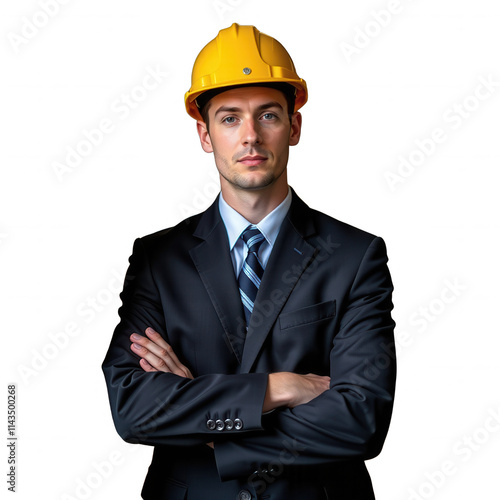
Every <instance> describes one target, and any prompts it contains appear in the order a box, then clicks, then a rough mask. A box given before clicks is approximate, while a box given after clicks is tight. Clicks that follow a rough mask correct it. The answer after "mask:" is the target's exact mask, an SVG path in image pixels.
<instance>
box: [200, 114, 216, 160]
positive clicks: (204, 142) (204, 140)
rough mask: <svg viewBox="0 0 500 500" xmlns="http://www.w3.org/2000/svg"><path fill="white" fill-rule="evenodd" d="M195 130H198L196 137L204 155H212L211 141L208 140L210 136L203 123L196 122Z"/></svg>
mask: <svg viewBox="0 0 500 500" xmlns="http://www.w3.org/2000/svg"><path fill="white" fill-rule="evenodd" d="M196 129H197V130H198V135H199V136H200V143H201V147H202V148H203V151H205V153H213V152H214V150H213V148H212V141H211V140H210V134H209V133H208V128H207V125H206V123H205V122H203V121H201V120H198V121H197V122H196Z"/></svg>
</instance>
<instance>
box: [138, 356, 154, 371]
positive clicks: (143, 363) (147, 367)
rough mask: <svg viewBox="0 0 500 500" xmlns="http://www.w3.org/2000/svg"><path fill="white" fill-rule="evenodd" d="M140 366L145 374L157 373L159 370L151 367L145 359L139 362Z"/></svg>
mask: <svg viewBox="0 0 500 500" xmlns="http://www.w3.org/2000/svg"><path fill="white" fill-rule="evenodd" d="M139 364H140V365H141V368H142V369H143V370H144V371H145V372H157V371H158V370H157V369H156V368H154V367H153V366H151V365H150V364H149V363H148V362H147V361H146V360H145V359H144V358H141V359H140V361H139Z"/></svg>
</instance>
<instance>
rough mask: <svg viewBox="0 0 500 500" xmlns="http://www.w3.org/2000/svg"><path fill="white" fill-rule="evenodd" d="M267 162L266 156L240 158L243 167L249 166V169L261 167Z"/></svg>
mask: <svg viewBox="0 0 500 500" xmlns="http://www.w3.org/2000/svg"><path fill="white" fill-rule="evenodd" d="M266 160H267V158H266V157H265V156H260V155H256V156H244V157H243V158H240V159H239V160H238V162H239V163H243V165H247V166H249V167H254V166H256V165H260V164H261V163H263V162H265V161H266Z"/></svg>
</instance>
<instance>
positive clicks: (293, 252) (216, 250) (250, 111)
mask: <svg viewBox="0 0 500 500" xmlns="http://www.w3.org/2000/svg"><path fill="white" fill-rule="evenodd" d="M185 100H186V108H187V111H188V113H189V114H190V115H191V116H192V117H194V118H196V119H197V129H198V134H199V137H200V141H201V146H202V148H203V149H204V151H206V152H208V153H213V154H214V159H215V163H216V166H217V169H218V171H219V174H220V182H221V194H220V195H219V197H218V198H217V200H216V201H215V202H214V204H213V205H212V206H211V207H210V208H208V209H207V210H206V211H205V212H203V213H202V214H199V215H197V216H194V217H191V218H188V219H186V220H185V221H183V222H181V223H180V224H178V225H177V226H175V227H173V228H170V229H166V230H163V231H160V232H158V233H155V234H152V235H149V236H146V237H143V238H139V239H138V240H136V242H135V245H134V250H133V254H132V256H131V258H130V267H129V270H128V272H127V275H126V279H125V286H124V290H123V293H122V294H121V298H122V300H123V305H122V307H121V308H120V311H119V312H120V317H121V321H120V323H119V325H118V326H117V328H116V330H115V333H114V335H113V339H112V341H111V346H110V348H109V351H108V354H107V356H106V359H105V361H104V363H103V370H104V373H105V377H106V381H107V384H108V391H109V397H110V403H111V410H112V414H113V418H114V422H115V425H116V428H117V430H118V432H119V434H120V435H121V436H122V438H123V439H125V440H126V441H128V442H131V443H141V444H148V445H154V446H155V450H154V455H153V460H152V463H151V466H150V468H149V472H148V475H147V477H146V481H145V484H144V488H143V491H142V497H143V498H144V499H146V500H152V499H154V500H163V499H169V500H172V499H173V500H175V499H188V500H199V499H209V500H225V499H236V498H239V499H241V500H250V499H257V498H259V499H264V498H265V499H279V500H282V499H283V500H284V499H301V500H304V499H306V500H316V499H318V500H319V499H333V498H335V499H337V500H338V499H342V500H347V499H349V500H353V499H354V500H356V499H360V500H368V499H373V498H374V495H373V489H372V486H371V481H370V478H369V475H368V472H367V470H366V467H365V464H364V460H366V459H369V458H372V457H374V456H376V455H377V454H378V453H379V452H380V450H381V448H382V444H383V442H384V439H385V436H386V433H387V429H388V426H389V421H390V417H391V411H392V405H393V396H394V386H395V356H394V339H393V328H394V322H393V321H392V319H391V315H390V312H391V310H392V302H391V293H392V283H391V279H390V275H389V271H388V269H387V257H386V251H385V245H384V243H383V241H382V240H381V239H380V238H378V237H376V236H373V235H371V234H368V233H366V232H364V231H361V230H359V229H356V228H354V227H352V226H349V225H347V224H344V223H341V222H339V221H337V220H335V219H332V218H330V217H328V216H326V215H324V214H321V213H319V212H316V211H314V210H312V209H310V208H309V207H308V206H307V205H306V204H305V203H304V202H302V201H301V200H300V199H299V198H298V196H297V195H296V194H295V192H294V191H292V190H291V188H289V186H288V183H287V170H286V167H287V161H288V150H289V146H294V145H296V144H297V143H298V142H299V139H300V131H301V126H302V119H301V115H300V113H299V112H298V109H299V108H300V107H301V106H302V105H303V104H305V102H306V101H307V88H306V84H305V82H304V80H302V79H300V78H299V77H298V75H297V74H296V71H295V67H294V65H293V62H292V60H291V59H290V57H289V55H288V53H287V52H286V50H285V49H284V48H283V47H282V46H281V44H280V43H279V42H277V41H276V40H274V39H273V38H271V37H268V36H266V35H264V34H262V33H260V32H259V31H258V30H256V29H255V28H254V27H252V26H238V25H237V24H233V25H232V26H231V27H230V28H227V29H224V30H222V31H220V32H219V34H218V36H217V37H216V38H215V39H214V40H212V41H211V42H210V43H209V44H208V45H207V46H206V47H205V48H204V49H203V50H202V51H201V53H200V54H199V56H198V58H197V60H196V62H195V65H194V69H193V75H192V86H191V89H190V90H189V91H188V92H187V94H186V97H185ZM307 168H314V166H313V165H311V166H309V165H308V166H307Z"/></svg>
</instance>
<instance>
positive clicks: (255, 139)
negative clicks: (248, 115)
mask: <svg viewBox="0 0 500 500" xmlns="http://www.w3.org/2000/svg"><path fill="white" fill-rule="evenodd" d="M241 134H242V135H241V140H242V143H243V144H247V145H252V144H261V143H262V137H261V133H260V127H259V124H258V122H256V121H255V120H253V119H251V120H245V122H244V123H243V127H242V129H241Z"/></svg>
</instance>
